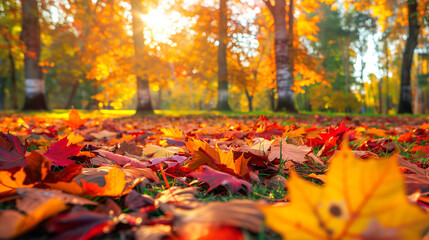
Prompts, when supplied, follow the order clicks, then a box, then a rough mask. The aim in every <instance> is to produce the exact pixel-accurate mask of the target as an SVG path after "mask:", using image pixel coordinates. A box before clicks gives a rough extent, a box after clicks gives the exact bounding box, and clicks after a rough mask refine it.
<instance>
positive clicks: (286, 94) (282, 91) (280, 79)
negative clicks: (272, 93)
mask: <svg viewBox="0 0 429 240" xmlns="http://www.w3.org/2000/svg"><path fill="white" fill-rule="evenodd" d="M264 2H265V4H266V5H267V7H268V9H269V10H270V12H271V14H272V15H273V17H274V34H275V37H274V52H275V59H276V80H277V97H278V102H277V107H276V108H275V111H286V112H297V110H296V108H295V104H294V92H293V91H292V89H291V88H292V86H293V75H292V71H293V69H292V66H291V64H290V60H289V58H290V57H291V56H290V52H289V47H288V34H287V30H286V1H285V0H276V1H275V5H274V6H273V5H272V4H271V2H270V0H264Z"/></svg>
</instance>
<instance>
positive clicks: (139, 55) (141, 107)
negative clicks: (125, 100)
mask: <svg viewBox="0 0 429 240" xmlns="http://www.w3.org/2000/svg"><path fill="white" fill-rule="evenodd" d="M142 8H143V7H142V3H141V0H131V13H132V18H133V20H132V21H133V39H134V51H135V53H134V56H135V57H134V59H135V63H134V69H135V73H136V79H137V113H153V108H152V103H151V96H150V88H149V80H148V77H147V74H146V73H145V68H146V67H145V66H144V64H142V63H143V61H144V59H145V56H146V52H145V49H144V35H143V20H142V19H141V18H140V14H142Z"/></svg>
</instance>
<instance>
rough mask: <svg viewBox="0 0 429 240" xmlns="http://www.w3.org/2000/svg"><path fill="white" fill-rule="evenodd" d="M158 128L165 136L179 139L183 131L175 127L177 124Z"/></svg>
mask: <svg viewBox="0 0 429 240" xmlns="http://www.w3.org/2000/svg"><path fill="white" fill-rule="evenodd" d="M160 130H161V132H162V133H163V135H164V136H165V137H168V138H173V139H179V140H180V139H182V136H183V131H182V130H180V129H179V128H177V126H174V128H172V127H168V128H161V129H160Z"/></svg>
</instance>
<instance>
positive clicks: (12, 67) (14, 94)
mask: <svg viewBox="0 0 429 240" xmlns="http://www.w3.org/2000/svg"><path fill="white" fill-rule="evenodd" d="M4 39H5V40H6V43H7V48H8V58H9V64H10V85H11V96H12V108H13V109H18V94H17V88H16V66H15V60H14V59H13V54H12V42H11V41H10V39H9V38H7V37H4Z"/></svg>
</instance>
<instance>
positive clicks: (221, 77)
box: [216, 0, 231, 111]
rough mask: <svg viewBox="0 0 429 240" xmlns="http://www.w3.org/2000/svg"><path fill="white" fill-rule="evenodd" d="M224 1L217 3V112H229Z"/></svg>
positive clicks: (226, 18) (225, 10)
mask: <svg viewBox="0 0 429 240" xmlns="http://www.w3.org/2000/svg"><path fill="white" fill-rule="evenodd" d="M226 1H227V0H220V1H219V26H218V27H219V46H218V55H217V64H218V88H217V107H216V109H217V110H221V111H231V108H230V106H229V104H228V69H227V63H226V43H227V40H228V39H227V38H228V36H227V31H228V26H227V21H228V16H227V9H226Z"/></svg>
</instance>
